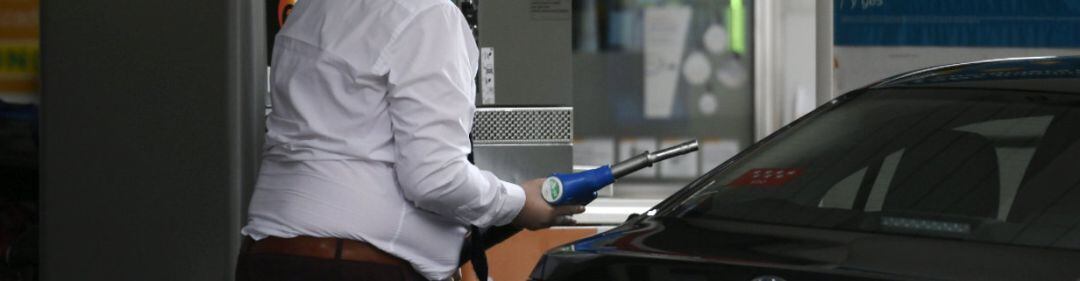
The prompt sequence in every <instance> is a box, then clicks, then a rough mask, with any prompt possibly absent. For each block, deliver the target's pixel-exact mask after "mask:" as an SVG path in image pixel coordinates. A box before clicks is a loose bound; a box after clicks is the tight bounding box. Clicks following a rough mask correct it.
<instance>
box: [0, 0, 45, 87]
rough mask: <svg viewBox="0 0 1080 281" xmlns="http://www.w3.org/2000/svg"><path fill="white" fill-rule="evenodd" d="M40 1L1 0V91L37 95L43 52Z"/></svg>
mask: <svg viewBox="0 0 1080 281" xmlns="http://www.w3.org/2000/svg"><path fill="white" fill-rule="evenodd" d="M39 7H40V4H39V2H38V0H0V94H35V93H37V91H38V81H37V80H38V79H37V77H38V71H39V69H40V68H39V65H40V60H41V59H40V57H41V51H40V49H39V47H38V45H39V44H38V41H39V40H40V39H39V38H40V34H41V29H40V26H41V25H40V24H39V22H40V20H39V18H40V16H39V14H40V12H39V10H40V8H39Z"/></svg>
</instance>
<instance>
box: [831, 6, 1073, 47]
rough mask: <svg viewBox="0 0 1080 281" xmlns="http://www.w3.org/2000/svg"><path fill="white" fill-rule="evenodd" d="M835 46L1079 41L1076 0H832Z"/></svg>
mask: <svg viewBox="0 0 1080 281" xmlns="http://www.w3.org/2000/svg"><path fill="white" fill-rule="evenodd" d="M833 4H834V6H833V9H834V25H835V33H834V43H835V44H836V45H838V46H965V47H1025V48H1077V47H1080V0H834V2H833Z"/></svg>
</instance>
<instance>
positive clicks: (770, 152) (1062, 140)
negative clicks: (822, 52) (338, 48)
mask: <svg viewBox="0 0 1080 281" xmlns="http://www.w3.org/2000/svg"><path fill="white" fill-rule="evenodd" d="M1078 102H1080V99H1077V98H1075V97H1073V96H1069V95H1062V94H1050V93H1033V92H1009V91H994V90H977V89H938V90H933V89H917V90H916V89H888V90H875V91H870V92H865V93H861V94H859V95H858V97H856V98H851V99H850V101H847V102H844V103H842V104H840V105H838V106H834V107H831V108H830V109H828V110H825V111H823V112H819V113H815V115H814V116H813V117H812V118H808V119H807V120H806V121H803V122H799V123H797V124H796V125H794V126H793V127H791V128H789V129H787V130H785V131H784V132H782V133H780V134H779V135H777V136H775V137H773V138H771V139H769V140H768V141H766V142H765V143H763V144H761V145H759V146H757V147H755V148H753V149H752V150H750V151H747V152H746V153H744V154H743V155H742V156H741V157H739V158H738V159H734V160H733V162H731V163H728V164H726V165H724V166H722V168H721V169H718V170H716V171H713V172H712V173H710V174H709V175H707V176H706V177H705V178H703V179H702V180H699V181H698V182H697V185H698V186H696V187H691V188H692V190H693V192H692V193H689V195H688V196H686V197H685V198H684V199H681V200H682V202H680V203H679V204H675V205H674V206H675V207H673V208H668V209H666V210H661V215H665V216H677V217H682V218H694V219H735V220H747V221H757V222H766V223H775V224H786V225H799V226H810V227H818V228H833V229H844V230H856V231H870V232H883V233H895V234H904V235H920V236H935V237H948V238H955V239H967V240H978V241H987V242H999V243H1013V244H1021V245H1033V246H1049V247H1062V248H1072V249H1080V188H1078V186H1080V142H1077V138H1078V137H1080V111H1078V110H1077V107H1078V106H1080V103H1078Z"/></svg>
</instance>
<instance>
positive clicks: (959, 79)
mask: <svg viewBox="0 0 1080 281" xmlns="http://www.w3.org/2000/svg"><path fill="white" fill-rule="evenodd" d="M866 88H867V89H890V88H968V89H972V88H974V89H1000V90H1020V91H1038V92H1056V93H1071V94H1080V56H1069V57H1027V58H1005V59H993V60H984V61H976V62H967V63H958V64H950V65H943V66H936V67H930V68H925V69H921V70H916V71H912V72H908V73H904V74H900V75H897V76H894V77H892V78H888V79H885V80H882V81H881V82H878V83H875V84H871V85H869V86H867V87H866Z"/></svg>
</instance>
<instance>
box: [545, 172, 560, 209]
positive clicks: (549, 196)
mask: <svg viewBox="0 0 1080 281" xmlns="http://www.w3.org/2000/svg"><path fill="white" fill-rule="evenodd" d="M540 195H541V196H543V197H544V201H547V202H548V203H554V202H555V201H557V200H559V196H562V181H559V178H556V177H549V178H547V180H545V181H544V185H543V186H541V187H540Z"/></svg>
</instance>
